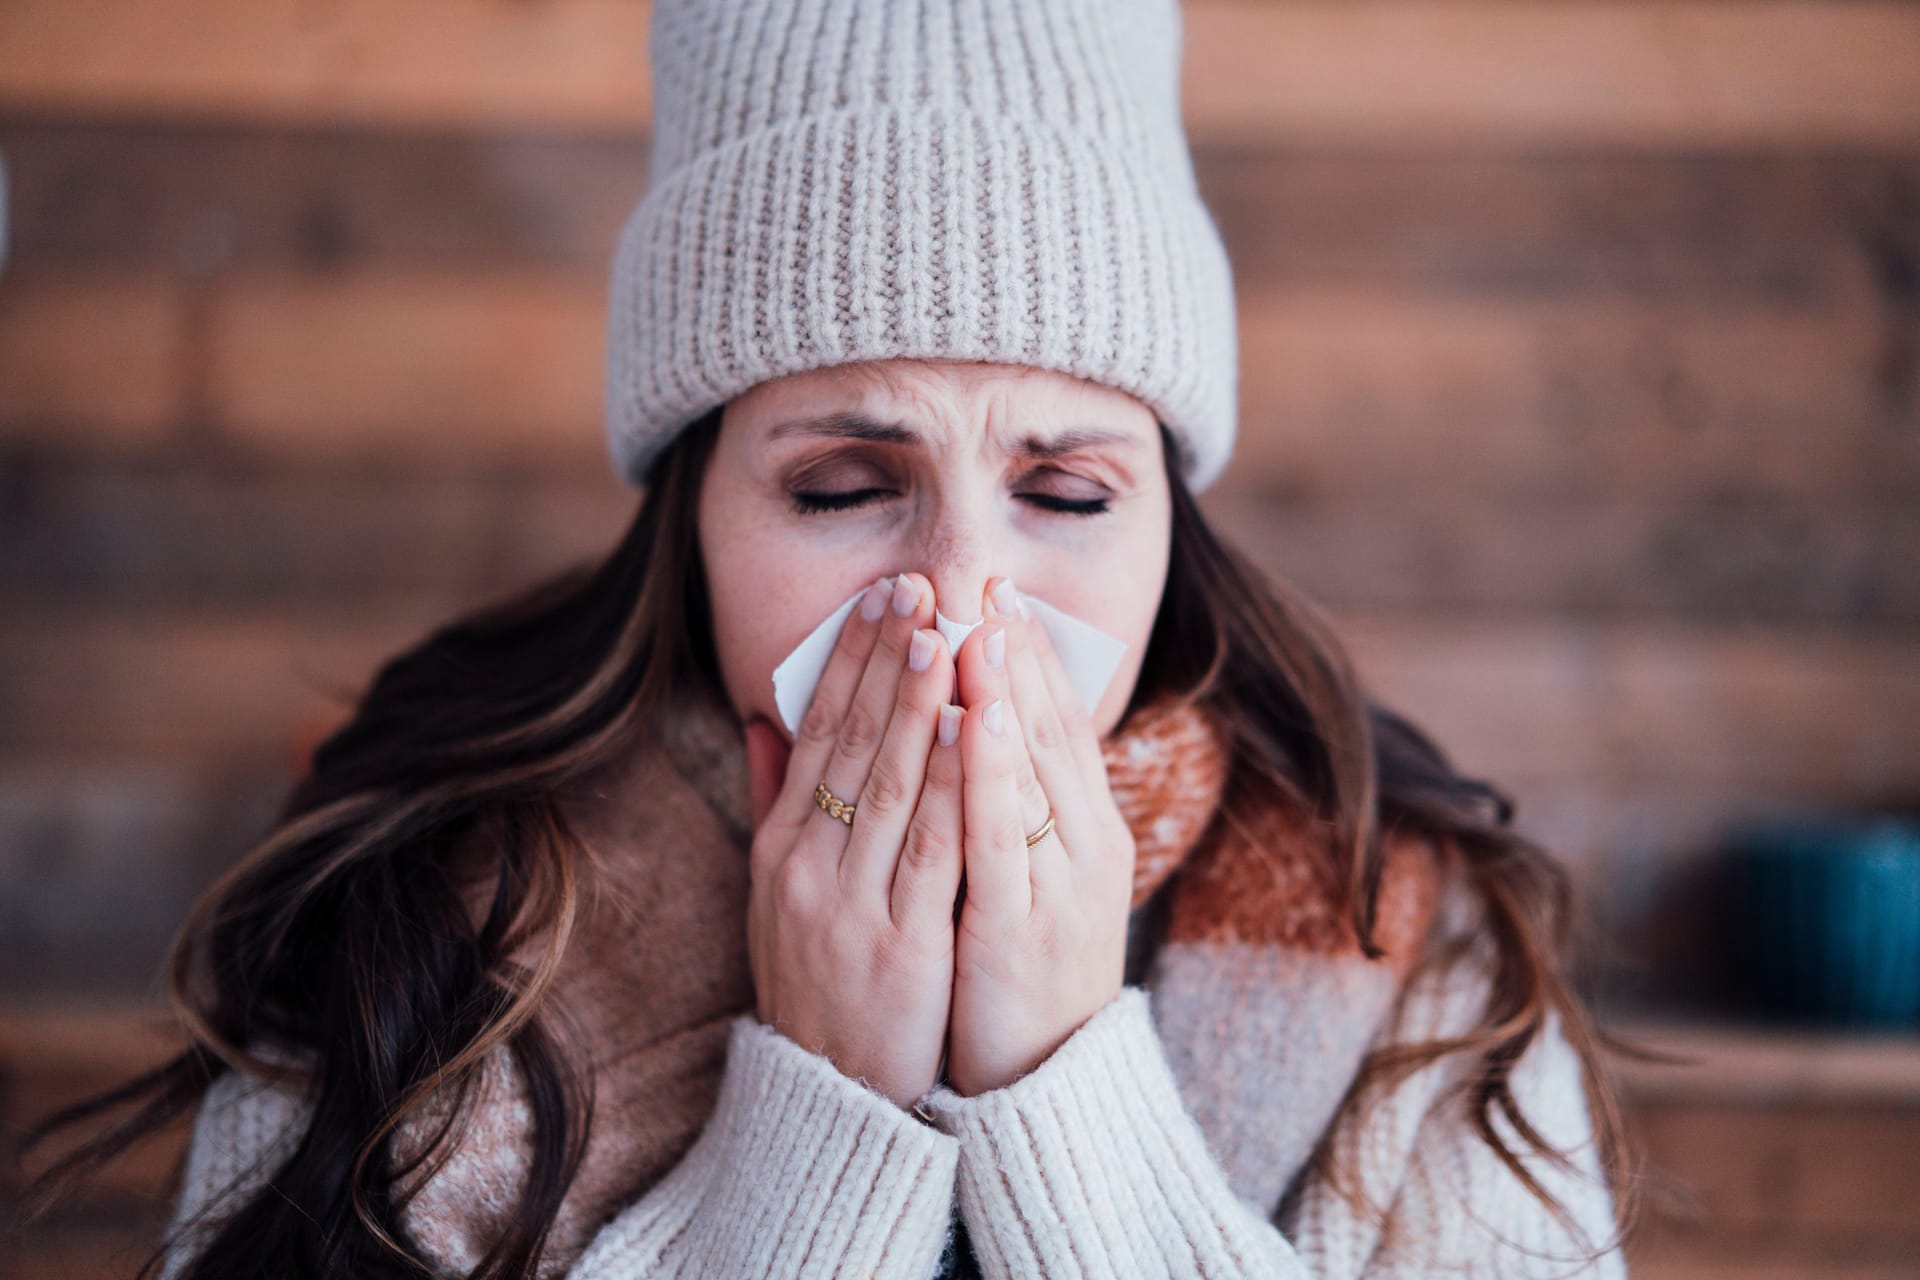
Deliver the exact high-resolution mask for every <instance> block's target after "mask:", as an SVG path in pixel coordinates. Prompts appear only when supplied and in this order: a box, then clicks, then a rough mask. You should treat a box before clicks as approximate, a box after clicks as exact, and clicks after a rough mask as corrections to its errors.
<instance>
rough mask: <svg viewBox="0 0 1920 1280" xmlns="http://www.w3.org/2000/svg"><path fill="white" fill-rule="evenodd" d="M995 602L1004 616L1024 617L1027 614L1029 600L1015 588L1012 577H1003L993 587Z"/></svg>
mask: <svg viewBox="0 0 1920 1280" xmlns="http://www.w3.org/2000/svg"><path fill="white" fill-rule="evenodd" d="M993 603H994V606H995V607H996V608H998V609H999V610H1000V613H1001V615H1002V616H1004V617H1008V618H1024V617H1026V616H1027V602H1026V601H1025V600H1022V599H1021V598H1020V593H1019V592H1018V591H1016V590H1014V586H1013V579H1012V578H1002V579H1000V582H999V584H998V585H997V586H995V587H994V589H993Z"/></svg>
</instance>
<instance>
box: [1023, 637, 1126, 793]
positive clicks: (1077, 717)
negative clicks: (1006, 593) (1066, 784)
mask: <svg viewBox="0 0 1920 1280" xmlns="http://www.w3.org/2000/svg"><path fill="white" fill-rule="evenodd" d="M1028 613H1029V614H1031V613H1032V610H1031V609H1029V610H1028ZM1028 631H1029V634H1028V642H1029V644H1028V647H1029V649H1030V650H1031V651H1032V654H1033V659H1034V662H1035V664H1036V665H1037V666H1038V667H1039V669H1040V675H1041V677H1042V678H1043V679H1044V680H1045V681H1046V685H1047V691H1048V692H1049V693H1051V694H1052V695H1053V705H1054V709H1055V710H1056V711H1058V712H1059V713H1060V719H1061V721H1062V723H1063V724H1065V726H1066V730H1067V740H1068V742H1069V743H1070V744H1071V746H1072V748H1073V755H1074V759H1075V760H1077V761H1078V762H1079V764H1080V771H1081V773H1082V774H1083V775H1084V776H1085V777H1086V780H1087V785H1088V786H1094V785H1095V784H1098V785H1099V786H1102V787H1104V786H1106V785H1107V760H1106V756H1105V754H1103V752H1102V751H1101V747H1100V732H1099V729H1098V727H1097V726H1096V725H1095V724H1094V722H1093V712H1092V711H1091V710H1090V709H1089V708H1088V707H1087V704H1086V701H1085V700H1084V699H1082V698H1081V696H1080V691H1079V690H1078V689H1076V688H1074V687H1073V680H1072V679H1071V678H1070V677H1069V676H1068V675H1067V668H1066V664H1065V663H1064V662H1062V661H1061V658H1060V651H1059V650H1058V649H1055V648H1054V647H1053V635H1052V633H1051V632H1049V631H1048V630H1047V628H1046V626H1045V624H1043V623H1042V622H1041V621H1040V619H1039V618H1038V617H1037V616H1035V617H1034V618H1033V622H1032V625H1031V626H1030V627H1029V629H1028Z"/></svg>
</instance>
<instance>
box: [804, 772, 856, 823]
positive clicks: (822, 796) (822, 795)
mask: <svg viewBox="0 0 1920 1280" xmlns="http://www.w3.org/2000/svg"><path fill="white" fill-rule="evenodd" d="M813 802H814V803H815V804H817V805H819V806H820V807H821V808H822V809H824V810H825V811H826V812H828V813H830V814H832V815H833V816H834V817H836V818H838V819H840V821H842V822H844V823H846V824H847V825H848V826H852V825H853V811H854V809H855V808H857V807H858V806H855V805H850V804H848V803H847V802H846V801H845V800H842V799H841V798H840V797H839V796H836V795H835V794H833V792H831V791H829V790H827V780H826V779H825V778H822V779H820V781H818V782H816V783H815V784H814V785H813Z"/></svg>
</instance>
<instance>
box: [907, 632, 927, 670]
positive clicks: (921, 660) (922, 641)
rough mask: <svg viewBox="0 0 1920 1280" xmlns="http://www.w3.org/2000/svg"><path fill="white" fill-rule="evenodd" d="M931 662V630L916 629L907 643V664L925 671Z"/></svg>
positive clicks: (914, 668)
mask: <svg viewBox="0 0 1920 1280" xmlns="http://www.w3.org/2000/svg"><path fill="white" fill-rule="evenodd" d="M932 663H933V632H931V631H916V632H914V633H913V639H912V641H910V642H909V643H908V645H907V666H908V667H910V668H912V669H913V670H915V671H925V670H926V669H927V668H928V667H929V666H930V665H932Z"/></svg>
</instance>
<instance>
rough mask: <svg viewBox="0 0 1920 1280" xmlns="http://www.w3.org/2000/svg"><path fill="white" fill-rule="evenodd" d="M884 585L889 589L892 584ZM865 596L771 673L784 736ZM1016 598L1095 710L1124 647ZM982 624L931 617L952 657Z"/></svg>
mask: <svg viewBox="0 0 1920 1280" xmlns="http://www.w3.org/2000/svg"><path fill="white" fill-rule="evenodd" d="M886 581H887V582H888V584H889V585H891V584H892V582H893V579H892V578H888V579H887V580H886ZM866 590H867V589H866V587H862V588H860V590H858V591H856V592H854V593H853V596H852V598H850V599H849V600H848V601H847V602H846V603H845V604H843V605H841V606H840V607H839V608H837V609H835V610H834V611H833V612H832V613H830V614H828V615H827V616H826V619H825V620H824V621H823V622H821V624H820V625H819V626H817V627H815V628H814V629H813V630H812V631H811V632H809V633H808V634H807V638H806V639H804V640H802V641H801V642H800V643H799V644H797V645H795V646H794V649H793V652H792V653H790V654H788V655H787V656H786V657H785V658H784V659H782V660H781V663H780V665H779V666H777V667H775V668H774V669H773V700H774V703H775V705H777V706H778V707H779V708H780V718H781V719H782V720H784V721H786V724H787V731H788V732H789V733H798V732H799V731H800V717H801V716H803V715H805V714H806V710H807V705H808V704H809V703H811V702H812V701H813V690H814V686H816V685H818V684H819V683H820V673H821V672H823V671H825V670H826V669H827V659H828V658H829V657H830V656H832V654H833V646H834V644H835V643H836V642H837V641H838V640H839V638H840V626H841V624H842V623H844V622H845V621H846V620H847V615H848V614H849V613H851V612H852V611H853V607H854V606H855V605H857V604H859V603H860V597H861V596H863V595H865V594H866ZM1020 598H1021V599H1022V600H1024V601H1026V603H1027V607H1028V608H1029V609H1031V610H1032V611H1033V615H1034V617H1036V618H1037V619H1039V621H1040V625H1041V626H1043V627H1045V628H1046V630H1047V638H1048V639H1049V640H1051V641H1053V648H1054V651H1055V652H1056V653H1058V654H1059V655H1060V662H1061V665H1062V666H1064V667H1065V668H1066V671H1067V679H1068V680H1069V681H1070V682H1071V683H1072V685H1073V689H1074V692H1075V693H1078V694H1079V695H1080V700H1081V701H1082V702H1083V703H1085V704H1086V708H1087V710H1088V711H1089V712H1091V711H1092V710H1093V709H1094V708H1095V707H1097V706H1099V705H1100V695H1101V694H1103V693H1105V692H1106V689H1107V682H1108V681H1109V680H1111V679H1113V673H1114V670H1115V668H1117V667H1118V666H1119V665H1120V655H1121V654H1123V653H1125V652H1126V651H1127V642H1126V641H1124V640H1121V639H1119V638H1118V637H1116V636H1110V635H1108V634H1107V633H1106V632H1104V631H1102V630H1101V629H1100V628H1098V627H1096V626H1094V625H1093V624H1092V623H1090V622H1082V621H1081V620H1080V619H1078V618H1076V617H1074V616H1073V615H1072V614H1070V613H1068V612H1066V611H1065V610H1063V609H1060V608H1057V607H1056V606H1054V605H1050V604H1048V603H1047V602H1046V601H1044V600H1042V599H1040V598H1039V597H1038V596H1032V595H1028V594H1027V593H1026V592H1021V593H1020ZM984 621H986V619H984V618H982V619H980V620H979V621H978V622H955V621H954V620H953V619H952V618H949V617H948V616H947V615H946V614H944V613H941V612H940V611H939V610H938V609H935V610H934V614H933V623H934V626H936V627H938V628H939V630H940V634H941V635H943V636H945V637H946V638H947V646H948V650H949V652H952V653H958V652H959V651H960V642H961V641H962V640H965V639H966V638H967V636H968V635H969V634H970V633H971V632H972V631H973V629H974V628H975V627H977V626H979V625H980V623H981V622H984Z"/></svg>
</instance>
